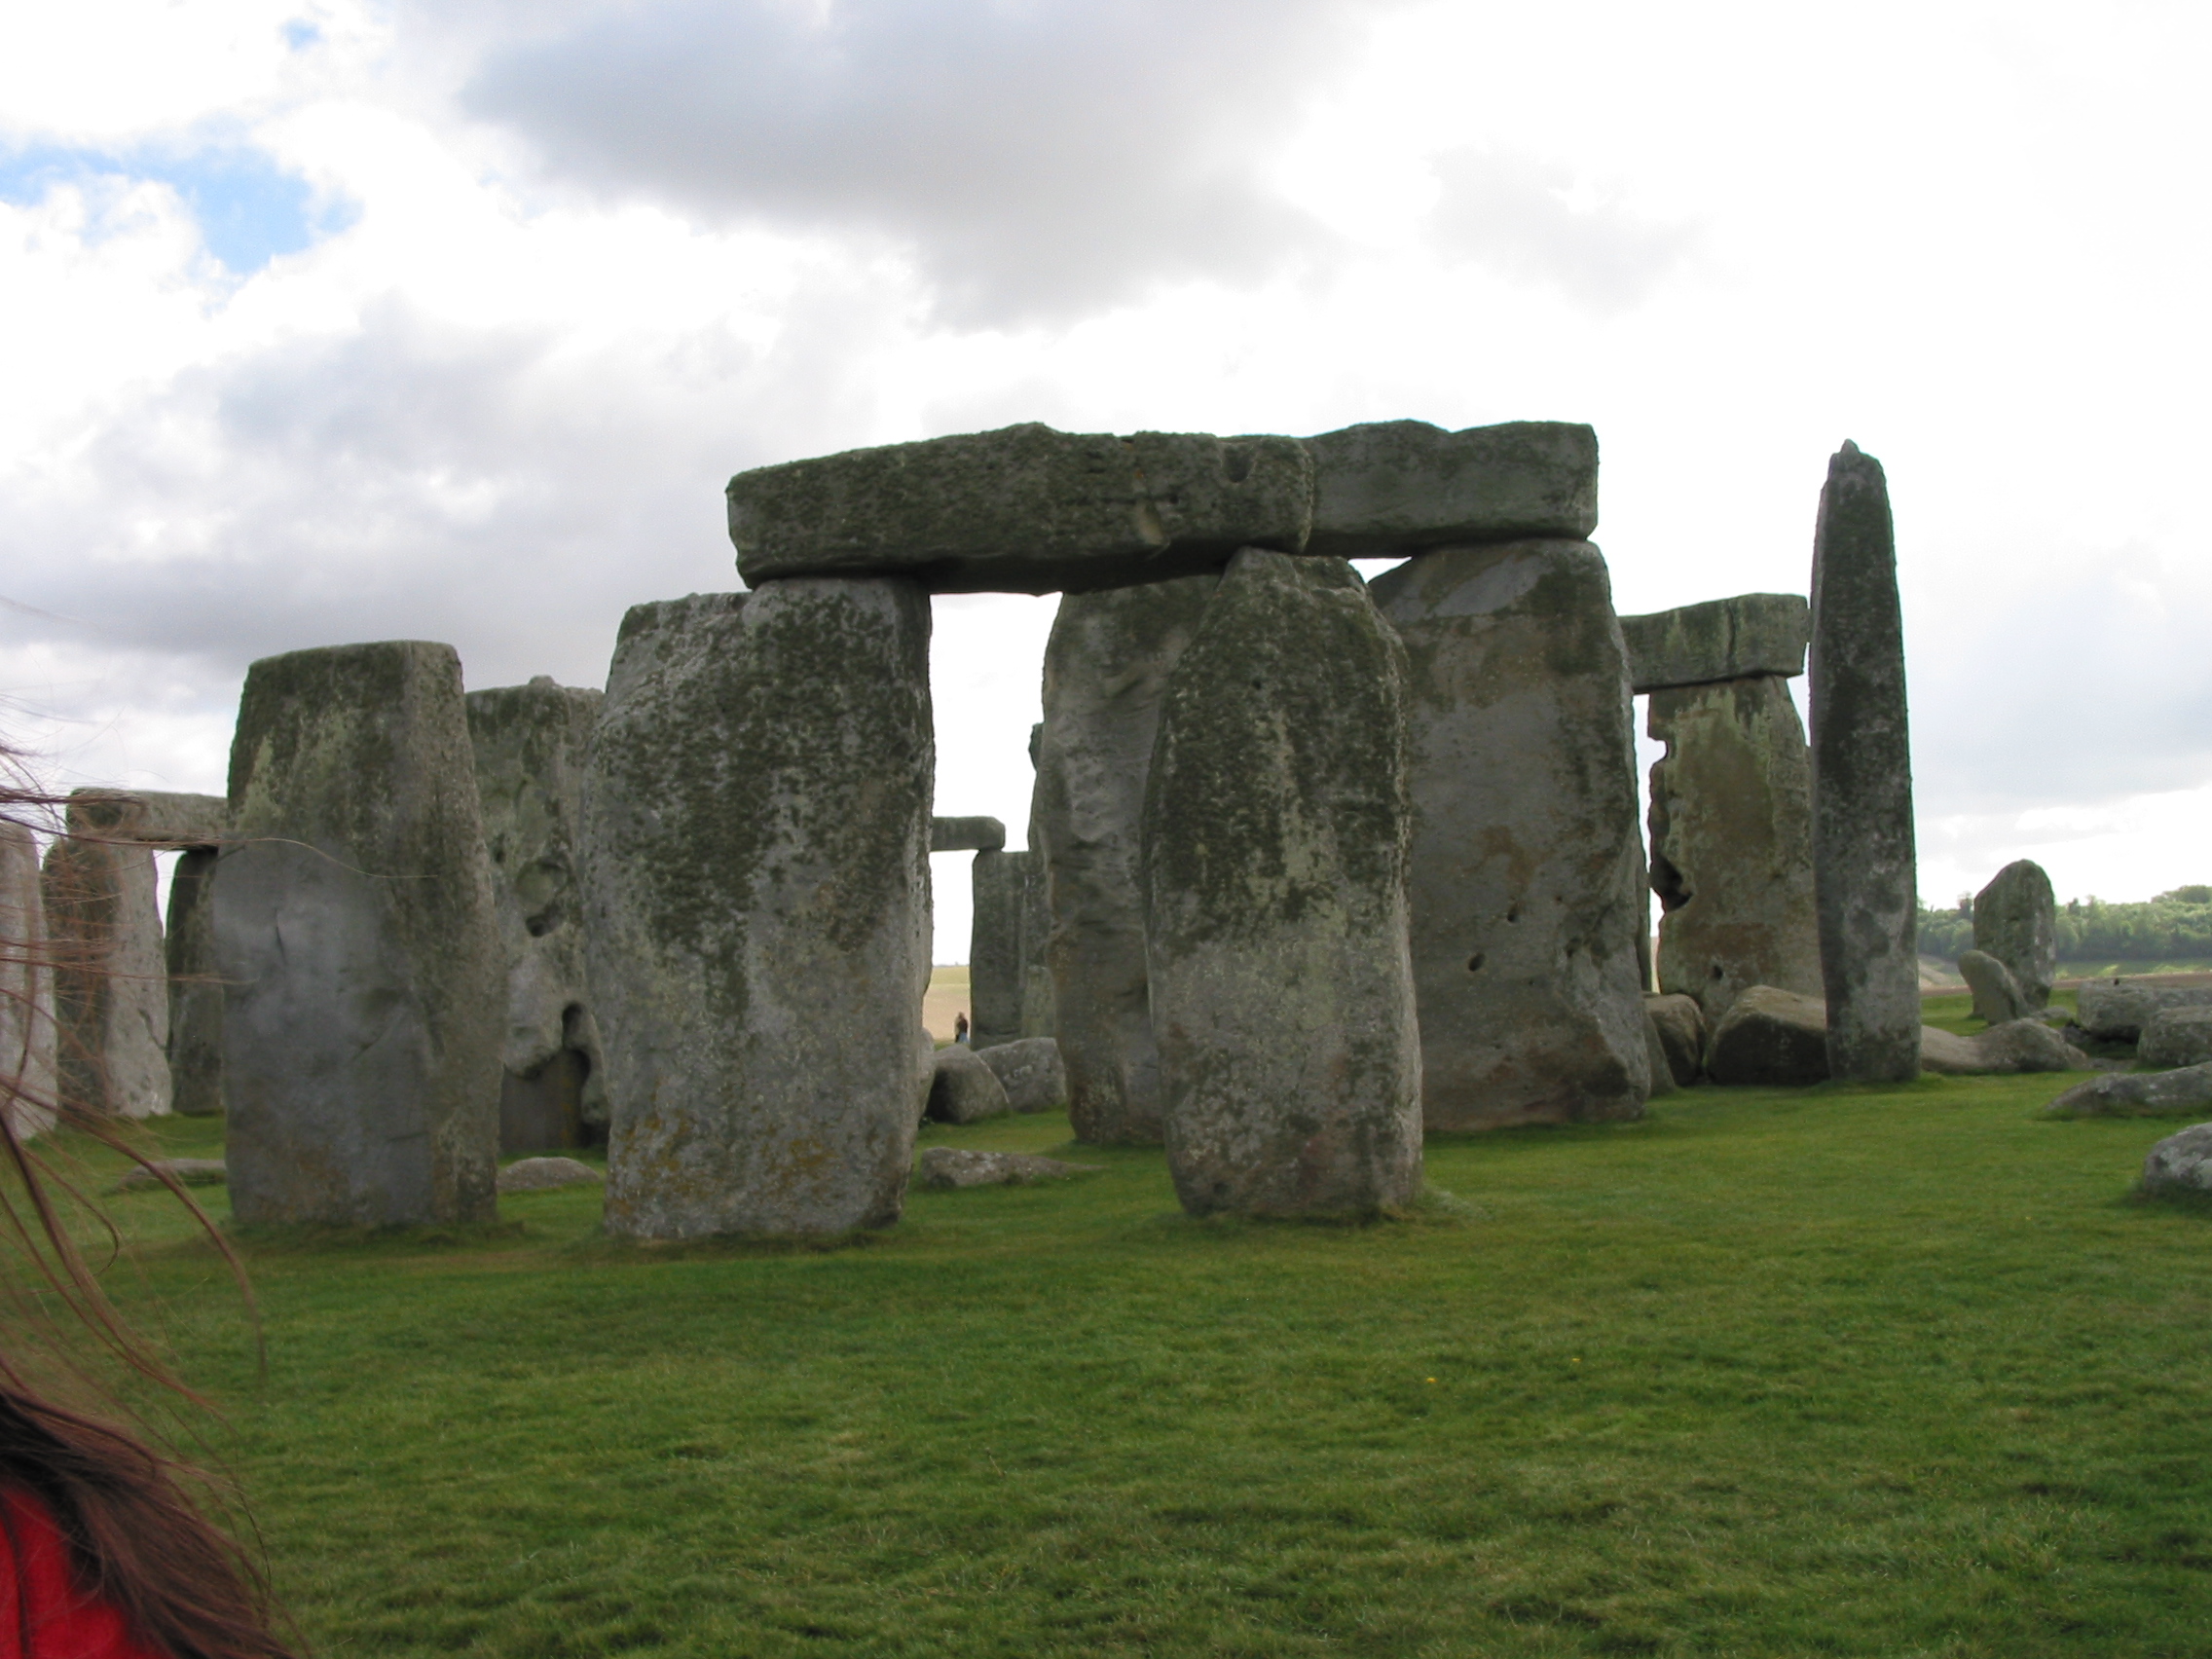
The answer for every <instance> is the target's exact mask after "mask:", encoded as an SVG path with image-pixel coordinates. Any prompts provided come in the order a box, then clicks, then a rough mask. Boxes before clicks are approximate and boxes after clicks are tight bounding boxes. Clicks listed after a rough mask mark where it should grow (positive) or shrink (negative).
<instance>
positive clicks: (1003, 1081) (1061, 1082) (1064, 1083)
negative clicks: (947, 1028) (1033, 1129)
mask: <svg viewBox="0 0 2212 1659" xmlns="http://www.w3.org/2000/svg"><path fill="white" fill-rule="evenodd" d="M976 1057H977V1059H979V1060H981V1061H982V1062H983V1064H985V1065H986V1066H989V1067H990V1068H991V1073H992V1075H993V1076H994V1077H996V1078H997V1079H998V1080H999V1085H1000V1087H1001V1088H1004V1089H1005V1090H1006V1098H1007V1104H1009V1105H1010V1106H1012V1107H1013V1108H1014V1110H1015V1111H1016V1112H1050V1111H1051V1110H1052V1109H1053V1108H1054V1107H1056V1106H1064V1105H1066V1104H1067V1099H1068V1074H1067V1068H1066V1067H1064V1066H1062V1065H1061V1064H1060V1046H1059V1044H1057V1043H1055V1042H1053V1041H1052V1039H1051V1038H1050V1037H1021V1038H1017V1039H1015V1040H1014V1042H1011V1043H999V1044H995V1045H993V1046H992V1047H990V1048H988V1049H978V1050H977V1051H976Z"/></svg>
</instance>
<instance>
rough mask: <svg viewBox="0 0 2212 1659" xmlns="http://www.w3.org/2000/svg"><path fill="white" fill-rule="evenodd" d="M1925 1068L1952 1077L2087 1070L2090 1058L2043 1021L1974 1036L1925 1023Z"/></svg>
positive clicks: (2008, 1025)
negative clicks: (2071, 1045)
mask: <svg viewBox="0 0 2212 1659" xmlns="http://www.w3.org/2000/svg"><path fill="white" fill-rule="evenodd" d="M1920 1069H1921V1070H1922V1071H1924V1072H1937V1073H1947V1074H1953V1075H1957V1074H1980V1073H2009V1072H2057V1071H2086V1070H2088V1069H2089V1059H2088V1056H2087V1055H2086V1054H2083V1053H2082V1052H2081V1051H2078V1050H2076V1049H2073V1048H2071V1047H2069V1046H2068V1045H2067V1042H2066V1039H2065V1038H2063V1037H2061V1036H2059V1034H2058V1033H2057V1032H2055V1031H2053V1030H2052V1029H2051V1028H2050V1027H2049V1026H2047V1025H2046V1024H2045V1023H2044V1022H2043V1021H2042V1020H2040V1019H2033V1018H2021V1019H2013V1020H2008V1021H2006V1022H2005V1023H2004V1024H2002V1025H1992V1026H1991V1027H1990V1028H1989V1029H1988V1030H1987V1031H1980V1032H1976V1033H1975V1034H1974V1035H1973V1036H1972V1037H1961V1036H1959V1035H1958V1034H1957V1033H1955V1032H1950V1031H1944V1030H1940V1029H1938V1028H1937V1027H1936V1026H1933V1025H1924V1026H1922V1027H1921V1028H1920Z"/></svg>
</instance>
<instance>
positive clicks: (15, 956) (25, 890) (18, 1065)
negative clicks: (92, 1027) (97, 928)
mask: <svg viewBox="0 0 2212 1659" xmlns="http://www.w3.org/2000/svg"><path fill="white" fill-rule="evenodd" d="M0 940H5V941H6V943H5V945H0V1078H4V1079H5V1080H6V1082H7V1084H8V1086H9V1088H8V1095H9V1097H10V1100H11V1102H12V1107H11V1110H12V1113H13V1116H12V1117H11V1119H10V1121H9V1125H8V1126H9V1127H10V1128H11V1129H12V1130H13V1131H14V1132H15V1134H16V1136H17V1137H18V1139H26V1138H28V1137H29V1136H31V1135H34V1134H39V1133H41V1132H43V1131H44V1130H46V1129H48V1128H51V1127H52V1126H53V1124H54V1106H55V1088H54V1085H55V1077H54V1058H55V1055H54V1045H55V1024H54V974H53V966H52V963H51V960H50V955H51V952H50V950H49V947H48V945H47V942H46V941H47V931H46V901H45V897H44V895H43V893H42V892H41V890H40V879H39V853H38V837H37V836H36V835H34V834H33V833H32V832H31V830H30V828H29V827H28V826H27V825H23V824H18V823H15V822H13V821H11V820H7V819H0Z"/></svg>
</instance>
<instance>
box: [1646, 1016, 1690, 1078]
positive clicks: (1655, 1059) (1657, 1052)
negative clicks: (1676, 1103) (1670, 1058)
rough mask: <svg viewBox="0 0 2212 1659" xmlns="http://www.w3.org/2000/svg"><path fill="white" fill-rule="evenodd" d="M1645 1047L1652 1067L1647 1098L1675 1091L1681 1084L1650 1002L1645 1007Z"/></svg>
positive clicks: (1647, 1059) (1647, 1058)
mask: <svg viewBox="0 0 2212 1659" xmlns="http://www.w3.org/2000/svg"><path fill="white" fill-rule="evenodd" d="M1643 1049H1644V1058H1645V1060H1646V1061H1647V1062H1648V1063H1649V1065H1650V1067H1651V1093H1650V1094H1649V1095H1648V1096H1647V1097H1646V1098H1650V1099H1656V1098H1658V1097H1659V1096H1660V1095H1662V1094H1672V1093H1674V1092H1675V1090H1676V1089H1677V1088H1680V1087H1681V1086H1680V1085H1679V1084H1677V1083H1676V1081H1675V1072H1674V1068H1673V1067H1672V1066H1670V1065H1669V1064H1668V1063H1667V1040H1666V1039H1665V1038H1664V1037H1662V1036H1660V1035H1659V1022H1658V1020H1656V1019H1654V1018H1652V1016H1651V1005H1650V1004H1649V1003H1646V1004H1644V1007H1643Z"/></svg>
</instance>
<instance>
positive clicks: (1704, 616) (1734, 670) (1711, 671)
mask: <svg viewBox="0 0 2212 1659" xmlns="http://www.w3.org/2000/svg"><path fill="white" fill-rule="evenodd" d="M1812 632H1813V610H1812V607H1811V606H1810V605H1808V604H1807V603H1806V602H1805V601H1804V600H1803V599H1802V598H1800V597H1799V596H1798V595H1796V594H1793V593H1742V594H1738V595H1736V596H1735V597H1734V598H1733V599H1709V600H1707V601H1706V602H1705V603H1704V604H1702V605H1684V606H1681V607H1678V608H1676V609H1673V610H1653V611H1647V612H1645V613H1644V614H1643V615H1641V616H1624V617H1622V618H1621V638H1622V640H1623V641H1625V642H1626V643H1627V645H1628V677H1629V683H1630V684H1631V685H1632V686H1634V687H1635V689H1636V690H1638V691H1640V692H1642V691H1665V690H1668V689H1670V688H1672V687H1674V686H1677V685H1709V684H1711V683H1713V682H1714V681H1719V680H1749V679H1751V678H1752V677H1753V676H1756V675H1775V676H1779V677H1781V678H1784V679H1787V678H1788V677H1790V676H1793V675H1799V674H1803V673H1804V672H1805V645H1806V642H1807V641H1808V640H1810V639H1811V638H1812Z"/></svg>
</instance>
